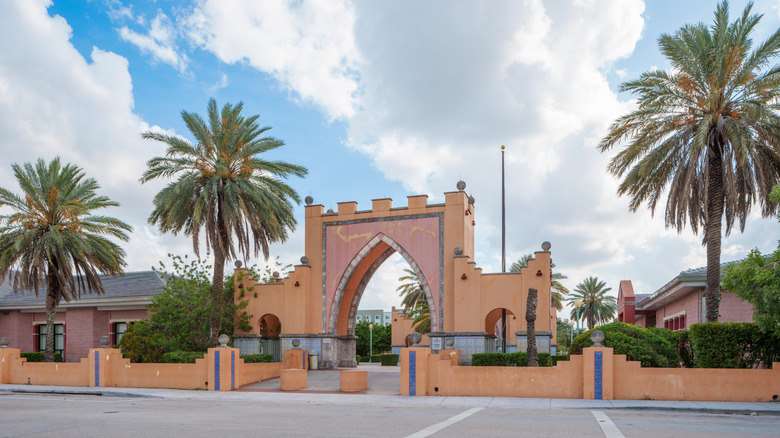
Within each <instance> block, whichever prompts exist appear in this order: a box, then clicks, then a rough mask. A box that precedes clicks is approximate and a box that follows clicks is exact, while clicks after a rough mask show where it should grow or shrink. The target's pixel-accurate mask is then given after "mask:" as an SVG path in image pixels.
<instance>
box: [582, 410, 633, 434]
mask: <svg viewBox="0 0 780 438" xmlns="http://www.w3.org/2000/svg"><path fill="white" fill-rule="evenodd" d="M590 412H591V413H592V414H593V416H594V417H596V420H597V421H598V422H599V426H601V431H602V432H604V436H605V437H607V438H625V437H624V436H623V434H622V433H620V429H618V428H617V426H615V423H613V422H612V420H610V419H609V417H607V414H605V413H604V412H601V411H590Z"/></svg>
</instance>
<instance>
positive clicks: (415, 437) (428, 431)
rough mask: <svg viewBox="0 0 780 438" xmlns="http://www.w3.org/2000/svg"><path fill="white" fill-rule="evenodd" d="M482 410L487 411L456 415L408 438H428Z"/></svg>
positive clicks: (476, 409) (476, 410) (477, 410)
mask: <svg viewBox="0 0 780 438" xmlns="http://www.w3.org/2000/svg"><path fill="white" fill-rule="evenodd" d="M482 409H485V408H471V409H469V410H468V411H466V412H461V413H460V414H458V415H456V416H454V417H452V418H449V419H447V420H444V421H442V422H441V423H437V424H434V425H433V426H429V427H426V428H425V429H423V430H421V431H419V432H417V433H413V434H411V435H409V437H408V438H425V437H426V436H430V435H433V434H434V433H436V432H438V431H440V430H442V429H444V428H445V427H447V426H451V425H453V424H455V423H457V422H458V421H460V420H463V419H465V418H468V417H470V416H471V415H473V414H476V413H477V412H479V411H481V410H482Z"/></svg>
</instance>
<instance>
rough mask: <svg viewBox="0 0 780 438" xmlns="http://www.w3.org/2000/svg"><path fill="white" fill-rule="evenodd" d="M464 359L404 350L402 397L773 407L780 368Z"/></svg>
mask: <svg viewBox="0 0 780 438" xmlns="http://www.w3.org/2000/svg"><path fill="white" fill-rule="evenodd" d="M459 353H460V352H459V351H457V350H441V351H440V352H439V354H431V352H430V350H429V349H427V348H405V349H403V350H401V395H412V396H416V395H443V396H479V397H525V398H570V399H605V400H612V399H617V400H641V399H648V398H650V399H654V400H697V401H751V402H754V401H771V400H772V399H773V397H777V396H778V395H780V363H775V364H774V366H773V369H767V370H742V369H740V370H737V369H696V368H642V367H641V366H640V363H639V362H633V361H628V360H626V356H625V355H622V354H618V355H615V354H613V352H612V349H611V348H606V347H591V348H586V349H585V350H584V351H583V354H582V355H578V356H572V357H571V360H570V361H567V362H558V366H556V367H540V368H534V367H473V366H460V365H459V363H460V360H459V356H460V355H459Z"/></svg>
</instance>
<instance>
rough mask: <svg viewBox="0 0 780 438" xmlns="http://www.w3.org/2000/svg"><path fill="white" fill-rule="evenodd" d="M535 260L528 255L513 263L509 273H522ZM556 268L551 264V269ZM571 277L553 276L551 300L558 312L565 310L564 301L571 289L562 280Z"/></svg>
mask: <svg viewBox="0 0 780 438" xmlns="http://www.w3.org/2000/svg"><path fill="white" fill-rule="evenodd" d="M532 258H534V256H533V255H532V254H526V255H524V256H522V257H520V259H519V260H518V261H516V262H514V263H512V266H510V267H509V272H518V273H519V272H520V271H521V270H522V269H523V268H525V267H527V266H528V261H529V260H531V259H532ZM554 268H555V263H552V262H551V263H550V269H554ZM567 278H569V277H567V276H565V275H563V274H561V273H560V272H553V274H552V285H551V287H550V292H551V294H550V299H551V300H552V302H553V304H555V308H556V309H558V311H561V310H563V301H564V299H565V298H564V297H565V296H566V295H569V289H567V288H566V286H564V285H563V284H562V283H561V280H565V279H567Z"/></svg>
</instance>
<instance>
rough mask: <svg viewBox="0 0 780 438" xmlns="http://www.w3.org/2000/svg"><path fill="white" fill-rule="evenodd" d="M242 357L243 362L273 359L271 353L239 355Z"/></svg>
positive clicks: (260, 361)
mask: <svg viewBox="0 0 780 438" xmlns="http://www.w3.org/2000/svg"><path fill="white" fill-rule="evenodd" d="M241 359H244V363H270V362H273V361H274V355H273V354H247V355H246V356H241Z"/></svg>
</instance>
